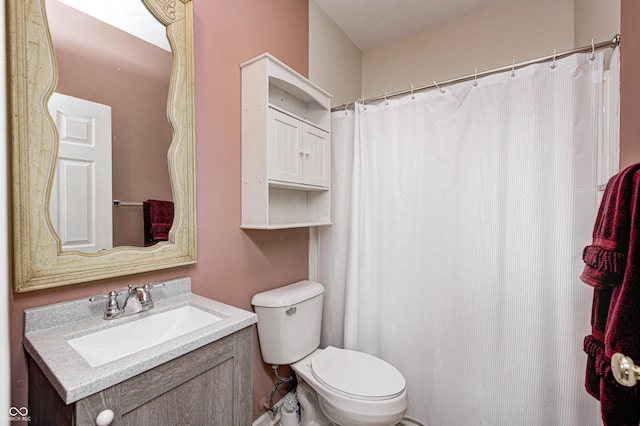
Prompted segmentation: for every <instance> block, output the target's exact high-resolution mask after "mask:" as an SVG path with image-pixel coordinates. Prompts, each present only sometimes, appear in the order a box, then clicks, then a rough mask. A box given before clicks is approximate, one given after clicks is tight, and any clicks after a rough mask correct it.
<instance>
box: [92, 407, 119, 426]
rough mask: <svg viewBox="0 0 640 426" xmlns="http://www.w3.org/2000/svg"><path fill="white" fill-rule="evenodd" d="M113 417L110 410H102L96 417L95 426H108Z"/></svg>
mask: <svg viewBox="0 0 640 426" xmlns="http://www.w3.org/2000/svg"><path fill="white" fill-rule="evenodd" d="M114 417H115V415H114V414H113V411H111V410H102V411H101V412H100V414H98V415H97V416H96V425H98V426H109V425H110V424H111V422H112V421H113V418H114Z"/></svg>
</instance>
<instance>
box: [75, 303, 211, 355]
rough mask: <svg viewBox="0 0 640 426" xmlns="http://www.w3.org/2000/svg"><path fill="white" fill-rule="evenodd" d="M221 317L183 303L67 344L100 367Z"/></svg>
mask: <svg viewBox="0 0 640 426" xmlns="http://www.w3.org/2000/svg"><path fill="white" fill-rule="evenodd" d="M221 320H222V318H221V317H219V316H217V315H214V314H212V313H209V312H207V311H204V310H202V309H198V308H195V307H193V306H183V307H180V308H176V309H172V310H170V311H167V312H162V313H159V314H152V315H149V316H147V317H144V318H140V319H138V320H135V321H131V322H127V323H125V324H122V325H118V326H115V327H111V328H107V329H105V330H100V331H96V332H93V333H89V334H85V335H84V336H80V337H76V338H73V339H69V340H67V343H69V345H71V347H72V348H73V349H75V351H76V352H78V353H79V354H80V355H81V356H82V357H83V358H84V359H85V360H86V361H87V362H88V363H89V365H90V366H92V367H99V366H101V365H103V364H106V363H108V362H111V361H115V360H117V359H120V358H124V357H125V356H128V355H132V354H134V353H136V352H139V351H141V350H144V349H148V348H150V347H152V346H155V345H158V344H161V343H164V342H167V341H169V340H171V339H174V338H176V337H180V336H183V335H185V334H187V333H190V332H192V331H195V330H197V329H199V328H202V327H207V326H209V325H211V324H213V323H216V322H218V321H221Z"/></svg>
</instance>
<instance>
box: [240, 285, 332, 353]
mask: <svg viewBox="0 0 640 426" xmlns="http://www.w3.org/2000/svg"><path fill="white" fill-rule="evenodd" d="M323 296H324V287H323V286H322V284H320V283H317V282H313V281H308V280H304V281H298V282H295V283H293V284H289V285H286V286H284V287H278V288H275V289H273V290H269V291H265V292H263V293H258V294H256V295H255V296H253V298H252V299H251V304H252V305H253V306H254V309H255V312H256V314H257V315H258V339H259V341H260V352H261V353H262V360H263V361H264V362H266V363H267V364H272V365H285V364H292V363H294V362H296V361H299V360H301V359H302V358H304V357H305V356H307V355H309V354H310V353H311V352H313V351H314V350H316V349H317V348H318V347H319V346H320V327H321V324H322V300H323Z"/></svg>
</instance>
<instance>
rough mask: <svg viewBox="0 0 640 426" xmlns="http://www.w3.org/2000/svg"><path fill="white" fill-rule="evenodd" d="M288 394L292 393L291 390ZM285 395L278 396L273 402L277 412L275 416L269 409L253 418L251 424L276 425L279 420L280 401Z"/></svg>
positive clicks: (257, 425)
mask: <svg viewBox="0 0 640 426" xmlns="http://www.w3.org/2000/svg"><path fill="white" fill-rule="evenodd" d="M289 394H293V392H289ZM289 394H287V395H289ZM287 395H285V396H283V397H282V398H280V400H279V401H278V402H276V403H275V404H274V405H275V406H276V407H278V412H277V414H276V415H275V416H274V415H273V414H271V411H266V412H264V413H262V415H261V416H260V417H258V418H257V419H255V421H254V422H253V426H276V425H277V424H278V423H279V422H280V408H282V401H283V400H284V398H285V397H286V396H287Z"/></svg>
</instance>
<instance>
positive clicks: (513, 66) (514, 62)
mask: <svg viewBox="0 0 640 426" xmlns="http://www.w3.org/2000/svg"><path fill="white" fill-rule="evenodd" d="M515 76H516V60H515V59H514V60H513V62H512V63H511V77H515Z"/></svg>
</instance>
